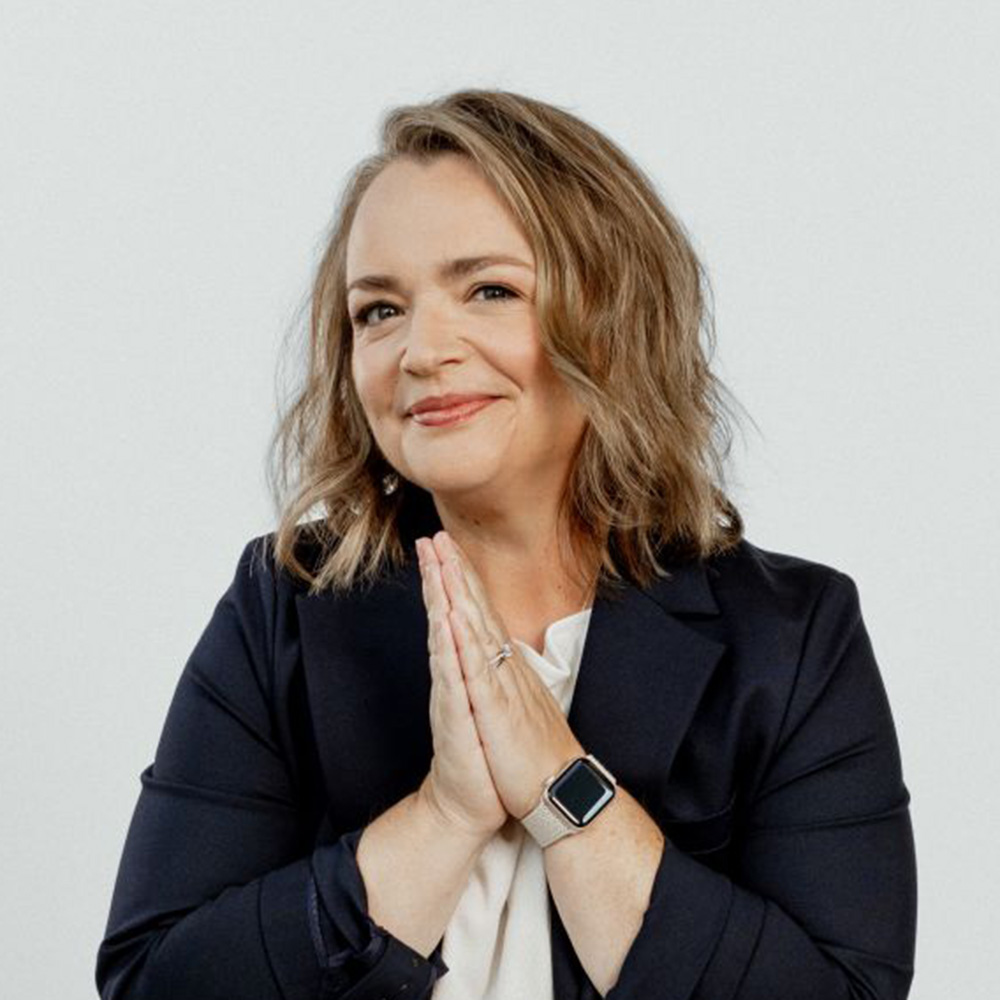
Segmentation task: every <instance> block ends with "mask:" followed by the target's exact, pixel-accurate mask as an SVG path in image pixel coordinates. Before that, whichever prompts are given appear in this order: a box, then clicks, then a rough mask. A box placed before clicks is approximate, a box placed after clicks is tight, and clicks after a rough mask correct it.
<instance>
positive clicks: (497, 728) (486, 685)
mask: <svg viewBox="0 0 1000 1000" xmlns="http://www.w3.org/2000/svg"><path fill="white" fill-rule="evenodd" d="M433 548H434V551H435V553H436V555H437V559H438V561H439V562H440V565H441V578H442V579H443V581H444V585H445V590H446V592H447V596H448V600H449V601H450V605H451V609H450V611H449V612H448V618H447V620H448V622H449V624H450V628H451V636H453V639H454V646H455V648H456V649H457V651H458V661H459V663H460V665H461V672H462V676H463V678H464V680H465V688H466V690H467V692H468V697H469V702H470V704H471V706H472V718H473V722H474V725H475V727H476V729H477V731H478V733H479V740H480V742H481V745H482V751H483V753H484V754H485V757H486V764H487V766H488V768H489V773H490V775H491V776H492V781H493V785H494V786H495V788H496V793H497V794H498V795H499V797H500V800H501V802H502V803H503V806H504V808H505V809H506V810H507V812H509V813H510V814H511V815H512V816H515V817H516V818H517V819H523V818H524V817H525V816H526V815H527V814H528V813H529V812H531V810H532V809H534V807H535V806H536V805H537V803H538V799H539V796H540V795H541V792H542V787H543V786H544V784H545V779H546V778H548V777H549V776H550V775H552V774H554V773H555V772H556V771H558V770H559V769H560V768H562V767H564V766H565V765H566V764H568V763H569V762H570V761H571V760H573V759H574V758H576V757H581V756H583V755H584V753H585V752H586V751H585V750H584V749H583V747H582V746H581V745H580V743H579V741H578V740H577V739H576V737H575V736H574V734H573V731H572V729H570V726H569V723H568V722H567V720H566V716H565V714H564V713H563V710H562V706H560V704H559V703H558V701H556V699H555V697H554V696H553V694H552V692H551V691H550V690H549V689H548V687H547V686H546V685H545V683H544V681H542V680H541V678H540V677H539V676H538V674H537V673H535V671H534V670H533V669H532V667H531V666H529V665H528V664H527V663H526V662H525V661H524V658H523V656H522V654H521V652H520V650H519V649H518V647H517V646H516V645H515V644H514V643H513V642H512V641H511V640H510V639H509V637H508V635H507V629H506V628H505V627H504V623H503V621H502V620H501V618H500V616H499V615H498V614H497V613H496V612H495V611H494V610H493V607H492V605H491V604H490V601H489V599H488V597H487V596H486V590H485V587H484V586H483V584H482V582H481V581H480V579H479V577H478V575H477V574H476V572H475V570H474V569H473V567H472V565H471V563H470V562H469V560H468V559H467V558H466V556H465V554H464V553H463V552H462V551H461V549H460V548H459V547H458V546H457V545H456V544H455V543H454V542H453V541H452V539H451V537H450V536H449V535H448V533H447V532H445V531H439V532H438V533H437V534H436V535H435V536H434V538H433ZM504 641H508V642H510V644H511V648H512V649H513V651H514V655H513V656H511V657H508V658H507V659H505V660H503V661H502V662H501V663H500V665H499V666H497V667H491V666H490V665H489V661H490V660H491V659H492V658H493V657H494V656H495V655H496V654H497V652H498V651H499V649H500V646H501V644H502V643H503V642H504ZM448 646H449V650H450V648H451V647H450V644H448ZM450 663H451V661H450V660H449V665H450ZM464 736H465V734H464V732H461V733H459V734H457V737H458V738H464ZM476 766H477V767H478V758H477V764H476Z"/></svg>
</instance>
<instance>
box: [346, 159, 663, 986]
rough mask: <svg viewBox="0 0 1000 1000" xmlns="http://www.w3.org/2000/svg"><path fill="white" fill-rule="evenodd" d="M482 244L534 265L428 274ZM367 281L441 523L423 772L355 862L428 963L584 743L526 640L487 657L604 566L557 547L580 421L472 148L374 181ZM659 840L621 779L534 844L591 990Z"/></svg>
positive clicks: (393, 411) (418, 465)
mask: <svg viewBox="0 0 1000 1000" xmlns="http://www.w3.org/2000/svg"><path fill="white" fill-rule="evenodd" d="M487 254H489V255H496V254H505V255H510V256H512V257H516V258H518V259H520V260H521V261H523V262H524V263H525V264H526V265H527V266H524V267H522V266H516V265H512V264H509V263H507V264H493V265H491V266H490V267H488V268H485V269H483V270H481V271H478V272H476V273H475V274H467V275H466V276H465V277H463V278H460V279H452V280H444V279H443V278H441V277H440V276H439V274H438V273H437V264H438V263H439V262H440V261H443V260H446V259H451V258H456V257H478V256H484V255H487ZM371 274H380V275H391V276H393V277H394V279H395V281H396V287H395V288H394V289H393V290H392V291H386V290H380V291H373V290H370V289H354V290H351V291H350V293H349V299H348V308H349V309H350V311H351V314H352V316H356V317H357V316H358V314H361V313H362V311H363V310H364V311H365V312H364V314H363V316H364V318H366V319H367V320H368V321H369V324H368V325H364V324H363V323H362V322H361V320H360V319H358V318H356V319H355V320H354V344H353V349H352V376H353V379H354V385H355V388H356V390H357V394H358V397H359V399H360V401H361V405H362V407H363V409H364V411H365V414H366V417H367V419H368V423H369V426H370V427H371V430H372V433H373V435H374V436H375V439H376V441H377V442H378V445H379V447H380V448H381V450H382V452H383V454H384V455H385V456H386V458H387V459H388V460H389V462H390V463H391V464H392V465H393V467H394V468H395V469H396V470H397V471H398V472H399V473H400V474H401V475H402V476H404V477H405V478H407V479H408V480H411V481H412V482H415V483H417V484H418V485H420V486H422V487H423V488H425V489H427V490H429V491H430V492H431V494H432V495H433V497H434V502H435V506H436V507H437V511H438V514H439V516H440V518H441V523H442V525H443V529H444V530H442V531H440V532H438V533H437V534H436V535H435V536H434V537H433V538H421V539H418V540H417V553H418V556H419V559H420V570H421V585H422V593H423V599H424V603H425V606H426V609H427V614H428V652H429V661H430V672H431V678H432V684H431V699H430V719H431V728H432V733H433V740H434V755H433V758H432V763H431V771H430V773H429V775H428V777H427V779H426V780H425V781H424V783H423V784H422V785H421V787H420V789H419V790H418V791H417V792H415V793H413V794H412V795H411V796H407V798H406V799H404V800H402V801H401V802H400V803H398V804H397V805H396V806H394V807H393V808H391V809H389V810H387V811H386V812H385V813H383V814H382V816H380V817H378V818H377V819H376V820H375V821H373V822H372V823H371V824H370V825H369V826H368V827H366V829H365V831H364V834H363V836H362V838H361V839H360V841H359V843H358V852H357V858H358V866H359V869H360V871H361V873H362V877H363V879H364V882H365V886H366V892H367V896H368V902H369V912H370V914H371V916H372V918H373V919H374V920H375V921H376V922H377V923H379V924H380V925H382V926H384V927H386V928H387V929H388V930H389V931H390V932H393V933H395V934H396V935H397V936H399V937H401V938H402V939H403V940H404V941H409V942H411V943H412V945H413V946H414V947H417V948H419V949H420V951H421V953H422V954H424V955H428V954H429V953H430V951H431V949H432V948H433V947H434V946H435V944H436V943H437V942H438V941H439V940H440V939H441V935H442V934H443V932H444V929H445V928H446V927H447V924H448V922H449V920H450V917H451V915H452V913H453V912H454V909H455V906H456V905H457V903H458V901H459V899H460V898H461V895H462V893H463V891H464V889H465V886H466V884H467V881H468V878H469V875H470V873H471V871H472V869H473V867H474V865H475V862H476V859H477V858H478V856H479V854H480V853H481V851H482V850H483V848H484V847H485V845H486V844H487V843H488V842H489V841H490V839H491V838H492V836H493V835H494V834H495V833H496V832H497V831H499V830H500V829H501V827H503V826H504V825H505V824H507V823H512V822H513V820H512V819H511V817H514V818H517V819H520V818H522V817H523V816H525V815H526V814H527V813H528V812H529V811H530V810H531V809H532V808H533V807H534V806H535V804H536V803H537V802H538V798H539V795H540V792H541V788H542V786H543V783H544V781H545V779H546V778H547V777H549V776H550V775H552V774H554V773H555V772H557V771H558V770H560V769H561V768H562V767H563V766H564V765H565V764H567V763H569V762H570V761H571V760H573V759H574V758H576V757H579V756H582V755H583V754H584V753H585V750H584V748H583V746H582V745H581V744H580V743H579V741H578V740H577V739H576V737H575V735H574V734H573V732H572V730H571V729H570V727H569V724H568V721H567V719H566V717H565V715H564V714H563V712H562V709H561V706H560V705H559V704H558V702H557V701H556V700H555V698H554V697H553V695H552V693H551V692H550V691H549V689H548V688H547V687H546V685H545V684H544V683H543V682H542V681H541V679H540V678H539V677H538V675H537V673H536V672H535V671H534V669H533V668H532V667H531V666H530V665H529V664H527V663H526V662H525V660H524V657H523V655H522V654H521V652H520V650H518V648H517V646H516V645H513V644H512V648H513V651H514V655H513V656H512V657H509V658H508V659H506V660H504V661H503V663H502V664H501V665H500V666H499V667H494V666H490V663H489V661H490V659H491V658H492V657H493V656H494V654H495V653H496V652H497V650H498V648H499V647H500V645H501V643H502V642H503V641H505V640H509V639H510V638H511V637H512V636H515V635H516V636H517V637H519V638H522V637H523V638H524V641H525V642H528V643H530V644H531V645H533V646H534V647H535V648H536V649H537V650H539V651H541V649H542V639H543V635H544V629H545V627H546V626H547V625H548V624H549V623H551V622H552V621H554V620H556V619H558V618H561V617H564V616H565V615H568V614H572V613H573V612H575V611H577V610H579V609H580V608H582V607H584V606H586V605H588V604H590V603H591V601H592V596H591V595H592V585H591V586H588V585H587V584H586V583H580V582H576V581H579V580H584V581H586V580H588V579H590V580H593V571H594V569H595V568H596V567H590V568H589V569H590V572H589V573H588V568H587V567H586V566H580V565H575V566H574V565H571V564H570V563H569V561H568V560H567V559H565V558H564V553H567V552H571V551H573V549H572V546H570V545H569V544H568V542H569V540H567V539H564V538H560V537H559V534H558V527H557V520H556V510H557V506H558V501H559V498H560V496H561V495H562V492H563V490H564V489H565V485H566V480H567V477H568V474H569V470H570V468H571V463H572V457H573V454H574V451H575V449H576V447H577V445H578V444H579V441H580V438H581V436H582V434H583V432H584V430H585V427H586V420H585V416H584V414H583V412H582V410H581V409H580V408H579V407H578V405H577V404H576V402H575V401H574V399H573V397H572V396H571V394H570V393H569V391H568V389H567V388H566V387H565V385H564V384H563V383H562V382H561V380H560V379H559V377H558V375H557V373H556V372H555V370H554V369H553V367H552V365H551V364H550V362H549V361H548V359H547V358H546V356H545V353H544V351H543V349H542V345H541V340H540V335H539V328H538V322H537V318H536V316H535V311H534V304H533V298H534V290H535V272H534V258H533V255H532V252H531V249H530V246H529V245H528V243H527V240H526V239H525V237H524V234H523V233H522V232H520V230H519V228H518V226H517V225H516V222H515V220H514V219H513V218H512V217H511V216H510V215H509V213H508V212H507V211H506V209H505V207H504V206H503V204H502V202H500V201H499V200H498V198H497V197H496V195H495V194H494V193H493V191H492V189H491V188H490V187H489V185H488V183H487V182H486V181H485V180H484V179H483V178H482V177H481V175H480V174H479V173H478V172H477V171H476V169H475V168H474V167H473V166H472V165H471V164H470V163H469V162H468V161H466V160H465V159H464V158H462V157H458V156H455V155H450V154H447V155H444V156H441V157H438V158H437V159H435V160H434V161H432V162H431V163H430V164H419V163H415V162H412V161H397V162H396V163H393V164H392V165H390V166H389V167H387V168H386V169H385V170H384V171H383V172H382V173H381V174H380V175H379V176H378V178H376V180H375V181H374V182H373V183H372V185H371V186H370V188H369V189H368V191H367V192H366V194H365V196H364V197H363V199H362V201H361V204H360V205H359V208H358V212H357V215H356V217H355V221H354V224H353V226H352V230H351V234H350V237H349V240H348V248H347V282H348V286H350V284H351V283H352V282H353V281H355V280H356V279H357V278H359V277H361V276H363V275H371ZM484 285H490V286H492V285H502V286H504V287H505V288H507V289H508V290H509V291H510V293H511V294H510V295H507V294H505V293H503V292H499V291H497V290H496V289H493V288H483V287H482V286H484ZM375 303H380V304H379V305H378V307H377V308H370V307H371V306H373V305H375ZM448 392H463V393H473V392H474V393H487V394H490V395H495V396H497V397H499V398H498V399H496V400H495V401H494V402H493V403H491V404H490V405H489V406H488V407H486V408H485V409H484V410H482V411H481V412H480V413H478V414H477V415H476V416H474V417H473V418H472V419H470V420H468V421H467V422H464V423H461V424H455V425H452V426H450V427H424V426H420V425H418V424H417V423H416V422H414V421H413V420H412V419H411V418H410V417H408V416H407V415H406V410H407V408H408V407H409V406H410V405H412V404H413V403H414V402H416V401H417V400H418V399H420V398H421V397H423V396H426V395H436V394H444V393H448ZM574 570H577V571H579V573H575V572H574ZM663 844H664V841H663V837H662V835H661V833H660V831H659V829H658V828H657V826H656V824H655V823H654V822H653V820H652V819H651V818H650V817H649V816H648V815H647V814H646V813H645V811H644V810H643V809H642V807H641V806H640V805H639V803H638V802H637V801H636V800H635V799H634V798H633V797H632V796H631V795H630V794H629V793H628V792H627V791H626V790H625V789H624V788H623V787H622V786H621V785H619V786H618V788H617V790H616V794H615V797H614V798H613V799H612V800H611V802H610V803H609V805H608V806H607V808H605V809H604V810H603V811H602V812H601V813H600V815H599V816H598V817H597V818H596V819H595V820H594V821H593V822H592V823H591V824H589V825H588V826H587V827H586V828H585V829H584V830H583V831H582V832H580V833H578V834H576V835H573V836H567V837H564V838H562V839H561V840H558V841H556V842H555V843H554V844H552V845H551V846H549V847H547V848H546V849H545V851H544V859H545V873H546V879H547V882H548V885H549V887H550V889H551V891H552V895H553V898H554V900H555V903H556V905H557V907H558V909H559V913H560V917H561V919H562V921H563V923H564V925H565V927H566V930H567V932H568V934H569V936H570V939H571V941H572V943H573V947H574V949H575V951H576V953H577V955H578V956H579V958H580V960H581V963H582V964H583V966H584V968H585V970H586V972H587V974H588V976H589V978H590V980H591V982H593V983H594V985H595V986H596V987H597V989H598V991H599V992H600V994H601V995H602V996H603V995H605V993H606V992H607V991H608V990H609V989H610V987H611V985H612V984H613V983H614V982H615V981H616V980H617V977H618V974H619V972H620V970H621V966H622V963H623V961H624V958H625V955H626V954H627V953H628V950H629V948H630V947H631V944H632V941H633V939H634V937H635V935H636V933H637V932H638V929H639V927H640V925H641V922H642V918H643V914H644V912H645V909H646V907H647V905H648V901H649V893H650V887H651V885H652V882H653V878H654V875H655V872H656V868H657V865H658V863H659V859H660V856H661V854H662V850H663Z"/></svg>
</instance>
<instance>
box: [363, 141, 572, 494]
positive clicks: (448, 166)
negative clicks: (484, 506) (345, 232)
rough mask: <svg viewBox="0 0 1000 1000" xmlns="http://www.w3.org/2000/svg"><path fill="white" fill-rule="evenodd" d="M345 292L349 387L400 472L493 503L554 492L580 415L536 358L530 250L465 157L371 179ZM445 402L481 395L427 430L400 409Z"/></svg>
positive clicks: (396, 166) (403, 163) (406, 163)
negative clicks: (482, 399) (477, 402)
mask: <svg viewBox="0 0 1000 1000" xmlns="http://www.w3.org/2000/svg"><path fill="white" fill-rule="evenodd" d="M500 256H502V257H505V258H509V259H508V260H505V261H503V262H500V261H498V262H495V263H488V264H480V266H475V264H474V263H473V264H467V265H466V266H465V267H460V266H454V267H453V268H452V269H451V271H450V272H449V271H446V270H443V268H444V265H446V264H448V263H449V262H453V261H456V260H463V259H468V258H494V257H500ZM366 278H368V279H369V280H367V281H364V280H362V279H366ZM347 288H348V308H349V310H350V313H351V316H352V325H353V331H354V342H353V349H352V358H351V370H352V374H353V378H354V384H355V387H356V389H357V393H358V397H359V398H360V400H361V405H362V407H363V408H364V411H365V414H366V416H367V418H368V423H369V426H370V427H371V430H372V433H373V434H374V436H375V439H376V441H377V442H378V445H379V448H380V449H381V450H382V453H383V454H384V455H385V457H386V458H387V459H388V460H389V462H391V464H392V465H393V467H394V468H395V469H396V470H398V472H399V473H400V474H401V475H403V476H404V477H406V478H407V479H409V480H411V481H412V482H415V483H417V484H418V485H419V486H422V487H423V488H424V489H427V490H430V491H431V492H432V493H434V494H436V495H447V494H453V495H459V494H464V495H465V496H466V497H469V496H470V495H473V496H474V495H476V493H477V491H478V493H479V495H480V496H479V498H480V499H485V498H486V497H487V496H489V501H488V502H489V503H490V504H491V505H496V506H501V505H503V504H506V503H508V502H512V501H513V500H515V499H517V501H518V502H519V503H527V504H531V503H537V502H539V501H542V500H543V499H551V497H552V496H558V495H559V494H560V493H561V491H562V489H563V487H564V483H565V477H566V475H567V474H568V470H569V464H570V461H571V457H572V454H573V451H574V449H575V446H576V444H577V442H578V441H579V438H580V436H581V434H582V433H583V429H584V426H585V416H584V413H583V411H582V409H581V408H580V407H579V405H578V404H577V403H576V401H575V400H574V399H573V398H572V396H571V394H570V392H569V390H568V389H567V388H566V387H565V385H564V384H563V382H562V381H561V379H560V378H559V377H558V375H557V374H556V371H555V369H554V368H553V367H552V365H551V364H550V362H549V361H548V359H547V358H546V356H545V354H544V352H543V351H542V346H541V341H540V337H539V329H538V322H537V319H536V316H535V308H534V301H533V300H534V293H535V270H534V256H533V254H532V252H531V248H530V247H529V245H528V243H527V241H526V240H525V238H524V235H523V234H522V232H521V231H520V229H519V227H518V225H517V224H516V222H515V220H514V219H513V218H512V217H511V215H510V214H509V213H508V212H507V210H506V209H505V207H504V206H503V204H502V203H501V202H500V200H499V199H498V198H497V196H496V195H495V194H494V193H493V190H492V188H491V187H490V186H489V184H488V182H487V181H486V180H485V179H484V178H483V177H482V175H480V174H479V173H478V171H477V169H476V168H475V167H474V166H473V164H472V163H471V161H469V160H468V159H467V158H465V157H463V156H459V155H456V154H442V155H440V156H438V157H436V158H435V159H434V160H432V161H430V162H429V163H423V164H421V163H418V162H416V161H413V160H397V161H395V162H393V163H392V164H390V165H389V166H388V167H386V168H385V169H384V170H383V171H382V173H381V174H379V176H378V177H377V178H376V179H375V181H374V182H373V183H372V184H371V186H370V187H369V188H368V190H367V192H366V193H365V195H364V197H363V198H362V200H361V203H360V205H359V206H358V211H357V214H356V216H355V220H354V224H353V226H352V228H351V232H350V235H349V239H348V246H347ZM450 393H458V394H471V395H477V396H479V395H485V396H488V397H492V400H491V401H490V402H489V403H488V404H487V405H485V406H483V407H481V408H479V409H478V410H477V411H476V412H469V411H468V409H467V410H466V415H464V416H463V415H460V411H452V413H451V414H449V413H448V412H447V411H442V414H441V415H442V416H445V417H448V418H451V417H452V415H453V414H459V415H458V418H457V419H449V422H447V423H438V424H436V425H434V424H431V423H429V422H428V420H429V418H427V417H424V418H421V417H420V416H414V415H413V414H411V413H410V412H409V409H410V407H412V406H413V404H414V403H417V402H418V401H419V400H422V399H424V397H426V396H440V395H445V394H450Z"/></svg>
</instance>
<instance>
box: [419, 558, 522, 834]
mask: <svg viewBox="0 0 1000 1000" xmlns="http://www.w3.org/2000/svg"><path fill="white" fill-rule="evenodd" d="M417 556H418V558H419V560H420V575H421V581H422V583H421V591H422V593H423V598H424V605H425V606H426V608H427V619H428V625H427V632H428V640H427V645H428V652H429V653H430V666H431V701H430V720H431V731H432V734H433V739H434V757H433V758H432V760H431V770H430V773H429V774H428V776H427V778H426V779H425V781H424V784H423V785H421V788H420V794H421V795H423V797H424V798H425V800H426V802H427V803H428V805H429V806H430V807H431V808H432V809H433V810H434V811H435V812H436V813H437V814H438V816H439V817H441V818H442V819H444V820H445V821H446V822H447V823H449V824H452V825H455V826H459V827H461V828H463V829H465V830H467V831H469V832H470V833H471V834H472V835H473V837H475V838H477V839H482V840H488V839H489V838H490V837H491V836H492V835H493V834H494V833H495V832H496V831H497V830H499V829H500V827H502V826H503V824H504V823H505V822H506V820H507V811H506V809H504V806H503V803H502V802H501V801H500V799H499V797H498V796H497V793H496V789H495V788H494V787H493V779H492V778H491V777H490V772H489V768H488V767H487V766H486V758H485V757H484V755H483V748H482V746H481V745H480V740H479V734H478V732H477V731H476V724H475V722H474V721H473V718H472V708H471V706H470V705H469V695H468V693H467V692H466V689H465V680H464V678H463V676H462V668H461V665H460V664H459V661H458V651H457V649H456V648H455V642H454V639H453V638H452V631H451V625H450V624H449V622H448V612H449V609H450V603H449V600H448V595H447V593H446V592H445V589H444V584H443V582H442V579H441V566H440V563H439V561H438V558H437V555H436V554H435V552H434V546H433V544H432V543H431V542H430V541H429V540H428V539H426V538H425V539H418V540H417Z"/></svg>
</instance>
